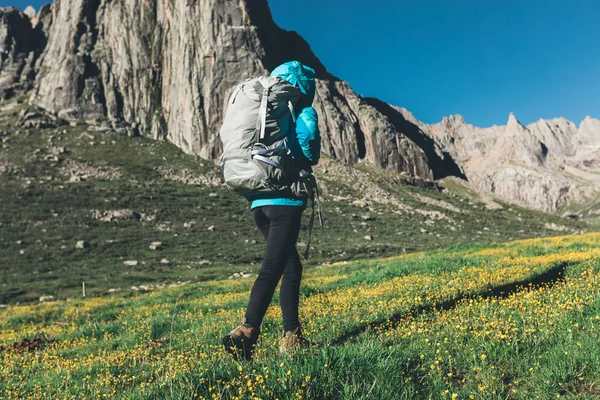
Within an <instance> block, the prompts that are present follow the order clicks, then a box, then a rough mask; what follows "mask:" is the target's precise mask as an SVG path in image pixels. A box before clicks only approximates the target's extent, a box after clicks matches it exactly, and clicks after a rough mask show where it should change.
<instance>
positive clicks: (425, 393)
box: [0, 233, 600, 399]
mask: <svg viewBox="0 0 600 400" xmlns="http://www.w3.org/2000/svg"><path fill="white" fill-rule="evenodd" d="M599 277H600V234H599V233H588V234H585V235H571V236H561V237H552V238H543V239H530V240H519V241H511V242H506V243H501V244H495V245H491V246H481V245H479V246H469V245H462V246H454V247H450V248H446V249H441V250H434V251H427V252H418V253H412V254H406V255H402V256H397V257H391V258H383V259H376V260H370V261H352V262H343V263H334V264H328V265H323V266H320V267H313V268H309V269H307V270H306V272H305V276H304V279H303V286H302V289H301V299H300V301H301V308H300V314H301V320H302V321H303V326H304V329H305V332H306V336H307V338H308V339H309V340H310V342H311V346H310V347H308V348H306V349H302V350H299V351H296V352H293V353H291V354H287V355H283V356H282V355H280V354H279V352H278V344H279V338H280V335H281V333H282V332H281V325H280V318H281V315H280V310H279V308H278V307H277V300H278V299H277V296H276V297H275V299H274V300H275V301H274V303H273V305H272V306H271V307H270V308H269V310H268V313H267V316H266V319H265V322H264V325H263V327H262V336H261V339H260V341H259V344H258V348H257V351H256V354H255V357H254V359H253V360H252V361H251V362H237V361H234V360H233V359H232V358H231V356H229V355H228V354H225V353H224V352H223V350H222V348H221V345H220V339H221V337H222V336H223V335H224V334H225V333H227V332H228V331H229V330H230V329H231V328H232V327H234V326H235V325H237V324H238V323H239V321H240V319H241V318H242V316H243V312H244V307H245V305H246V301H247V299H248V293H249V290H250V287H251V284H252V279H225V280H212V281H206V282H200V283H190V284H187V285H183V286H178V287H172V288H165V289H162V290H155V291H151V292H148V293H142V292H140V291H137V292H135V291H131V292H121V293H115V294H113V295H110V296H99V297H92V298H81V297H73V298H70V299H67V300H65V301H54V302H48V303H41V304H32V305H21V306H11V307H8V308H5V309H2V310H0V346H2V347H0V398H3V399H30V398H34V399H91V398H111V399H112V398H119V399H120V398H123V399H145V398H146V399H291V398H294V399H367V398H370V399H414V398H426V399H429V398H431V399H535V398H539V399H549V398H569V399H588V398H589V399H591V398H599V397H600V289H599V288H600V286H599V285H598V278H599Z"/></svg>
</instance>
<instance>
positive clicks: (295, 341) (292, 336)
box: [279, 327, 309, 354]
mask: <svg viewBox="0 0 600 400" xmlns="http://www.w3.org/2000/svg"><path fill="white" fill-rule="evenodd" d="M308 346H309V342H308V341H307V340H306V339H305V338H304V336H303V335H302V328H300V327H297V328H296V329H294V330H293V331H287V332H285V333H284V334H283V336H282V338H281V344H280V345H279V353H281V354H285V353H288V352H290V351H293V350H298V349H300V348H304V347H308Z"/></svg>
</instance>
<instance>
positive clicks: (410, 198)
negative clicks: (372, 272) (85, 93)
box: [0, 102, 588, 304]
mask: <svg viewBox="0 0 600 400" xmlns="http://www.w3.org/2000/svg"><path fill="white" fill-rule="evenodd" d="M51 124H55V125H56V124H57V122H56V121H52V120H51V119H49V117H48V116H45V115H43V114H41V113H39V112H38V111H36V110H32V109H29V108H27V107H26V106H25V105H23V104H18V103H14V102H13V103H2V104H0V146H1V148H0V193H1V199H0V200H1V201H0V304H2V303H5V304H6V303H9V304H14V303H17V302H21V303H23V302H30V301H37V300H38V299H39V298H40V297H41V296H47V295H51V296H54V298H55V299H64V298H69V297H74V296H78V295H81V294H82V282H85V284H86V289H87V295H88V296H90V295H101V294H106V293H107V291H112V292H114V291H132V289H131V288H132V287H135V289H139V288H140V287H141V288H142V290H144V289H147V288H150V287H151V286H164V285H170V284H178V283H182V282H189V281H192V282H196V281H202V280H208V279H213V278H224V277H227V276H230V275H231V274H234V273H239V272H255V271H256V270H257V268H258V265H259V263H260V261H261V255H262V251H263V243H262V237H261V236H260V234H259V232H258V231H257V229H256V228H255V227H254V223H253V220H252V215H251V213H250V212H249V207H248V204H247V203H246V201H245V200H243V199H242V198H240V197H239V196H236V195H234V194H231V193H229V192H228V191H227V190H226V189H225V188H224V187H223V186H221V184H220V178H219V171H218V168H217V167H216V166H215V165H214V164H213V163H212V162H208V161H204V160H201V159H199V158H197V157H195V156H192V155H188V154H184V153H182V152H181V151H180V150H179V149H177V148H176V147H175V146H173V145H171V144H169V143H166V142H160V141H153V140H150V139H145V138H140V137H134V138H130V137H125V136H120V135H118V134H117V133H115V132H114V131H112V130H111V129H108V128H100V129H98V128H94V127H92V126H86V125H81V126H70V125H58V126H57V127H51ZM103 124H104V122H103V121H96V122H95V126H103ZM317 175H318V176H319V178H320V180H321V182H322V186H323V199H322V200H323V201H322V204H323V211H324V216H325V222H326V224H325V227H323V228H319V227H315V230H314V239H313V242H312V245H313V249H312V255H311V259H310V260H309V261H308V262H306V265H307V266H315V265H320V264H322V263H324V262H334V261H341V260H353V259H364V258H370V257H382V256H386V255H394V254H401V253H405V252H411V251H416V250H426V249H435V248H441V247H446V246H453V245H460V244H465V243H473V242H477V243H480V244H481V245H482V246H483V245H486V244H488V243H492V242H498V241H503V240H513V239H519V238H527V237H537V236H547V235H556V234H557V232H558V231H557V230H561V231H560V232H563V233H565V232H581V231H584V230H586V229H588V226H587V224H585V223H583V222H579V221H572V220H570V219H567V218H560V217H558V216H552V215H546V214H543V213H539V212H535V211H531V210H525V209H522V208H519V207H515V206H508V205H505V204H498V203H493V202H491V200H489V199H482V198H480V197H479V196H478V195H476V194H475V193H473V192H471V191H469V190H468V189H467V188H465V187H464V185H462V184H460V183H457V182H456V181H452V180H449V181H447V182H442V183H441V186H440V187H439V188H432V189H426V188H421V187H416V186H411V185H406V184H404V183H402V182H403V181H402V180H401V177H400V176H399V175H396V174H392V173H389V172H386V171H382V170H380V169H377V168H374V167H372V166H369V165H368V164H359V165H357V166H356V167H348V166H344V165H341V164H340V163H337V162H335V161H333V160H331V159H327V158H326V157H325V158H324V160H323V162H322V163H321V165H320V166H319V168H318V169H317ZM308 214H309V213H308V212H306V213H305V223H304V227H303V231H302V232H301V235H300V242H301V243H300V244H299V248H300V250H301V251H302V250H303V243H302V242H306V239H307V229H306V225H307V222H308V221H307V220H308ZM78 242H79V245H78ZM154 242H160V245H158V246H153V247H156V248H155V249H151V248H150V247H151V245H152V243H154ZM125 263H127V264H125Z"/></svg>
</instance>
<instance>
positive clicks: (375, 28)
mask: <svg viewBox="0 0 600 400" xmlns="http://www.w3.org/2000/svg"><path fill="white" fill-rule="evenodd" d="M29 3H31V4H32V5H34V6H35V7H36V8H37V7H39V5H40V4H43V3H45V1H36V0H29V1H27V0H0V4H2V5H17V6H20V7H23V6H24V5H26V4H29ZM269 4H270V6H271V10H272V13H273V17H274V19H275V22H276V23H277V24H278V25H279V26H281V27H282V28H284V29H288V30H295V31H297V32H298V33H300V34H301V35H302V36H303V37H304V38H305V39H306V40H307V41H308V43H309V44H310V45H311V47H312V49H313V51H314V52H315V53H316V55H317V56H318V57H319V58H320V59H321V61H322V62H323V64H324V65H325V66H326V67H327V68H328V69H329V71H330V72H331V73H333V74H334V75H336V76H338V77H339V78H341V79H343V80H346V81H348V82H350V85H351V86H352V87H353V88H354V89H355V90H356V91H357V92H358V93H360V94H362V95H363V96H372V97H378V98H380V99H382V100H384V101H386V102H389V103H391V104H394V105H398V106H402V107H406V108H408V109H409V110H410V111H412V112H413V113H414V114H415V116H416V117H417V118H419V119H420V120H422V121H424V122H427V123H434V122H437V121H439V120H440V119H441V118H442V116H444V115H450V114H462V115H463V116H464V117H465V119H466V120H467V121H468V122H470V123H473V124H475V125H479V126H489V125H492V124H505V123H506V120H507V118H508V114H509V112H511V111H512V112H514V113H515V115H516V116H517V118H518V119H519V120H520V121H521V122H523V123H530V122H533V121H536V120H537V119H539V118H553V117H558V116H564V117H566V118H568V119H570V120H572V121H574V122H575V123H576V124H579V122H580V121H581V120H582V119H583V118H584V117H585V116H586V115H591V116H592V117H595V118H600V1H599V0H452V1H448V0H424V1H405V0H379V1H376V2H368V1H364V0H343V1H342V0H319V1H317V0H303V1H298V0H269Z"/></svg>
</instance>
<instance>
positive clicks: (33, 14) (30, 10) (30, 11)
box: [23, 6, 37, 20]
mask: <svg viewBox="0 0 600 400" xmlns="http://www.w3.org/2000/svg"><path fill="white" fill-rule="evenodd" d="M23 14H25V15H27V16H28V17H29V19H30V20H31V19H34V18H35V17H36V16H37V13H36V12H35V8H33V7H32V6H27V8H25V11H23Z"/></svg>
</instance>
